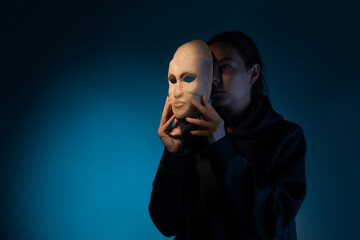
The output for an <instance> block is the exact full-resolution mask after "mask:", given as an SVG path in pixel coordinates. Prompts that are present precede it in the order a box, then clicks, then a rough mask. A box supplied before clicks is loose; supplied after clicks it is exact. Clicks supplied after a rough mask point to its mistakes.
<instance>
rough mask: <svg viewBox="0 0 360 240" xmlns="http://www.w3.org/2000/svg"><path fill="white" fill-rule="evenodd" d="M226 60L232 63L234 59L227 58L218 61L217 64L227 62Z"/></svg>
mask: <svg viewBox="0 0 360 240" xmlns="http://www.w3.org/2000/svg"><path fill="white" fill-rule="evenodd" d="M227 60H230V61H234V59H232V58H229V57H226V58H223V59H220V60H219V61H218V63H221V62H224V61H227Z"/></svg>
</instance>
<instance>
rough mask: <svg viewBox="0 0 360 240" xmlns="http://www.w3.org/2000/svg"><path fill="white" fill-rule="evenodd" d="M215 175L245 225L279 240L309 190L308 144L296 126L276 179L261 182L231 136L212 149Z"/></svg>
mask: <svg viewBox="0 0 360 240" xmlns="http://www.w3.org/2000/svg"><path fill="white" fill-rule="evenodd" d="M208 151H209V156H210V157H209V160H210V163H211V165H212V167H213V170H214V173H215V176H216V178H217V180H218V182H219V183H220V185H221V186H222V187H223V189H224V190H225V192H226V195H227V196H226V197H227V199H228V201H229V204H230V206H231V208H233V209H234V212H235V215H236V216H237V218H238V220H239V221H240V222H241V223H242V225H243V226H244V227H245V228H246V229H247V230H249V231H250V232H251V233H252V234H254V235H255V236H258V237H259V238H260V239H276V238H277V237H279V236H280V235H281V234H282V233H283V232H284V231H285V230H286V228H287V227H288V226H289V224H290V223H291V222H292V221H293V220H294V219H295V216H296V214H297V212H298V210H299V208H300V206H301V204H302V202H303V200H304V197H305V193H306V179H305V152H306V143H305V137H304V134H303V131H302V129H301V127H296V128H295V129H294V130H293V131H292V133H291V135H290V137H289V138H288V140H287V141H286V142H285V144H284V146H283V147H282V150H281V151H282V152H281V154H280V155H279V158H278V159H277V161H276V163H275V166H274V168H273V169H272V173H271V175H272V180H271V182H268V183H263V182H259V181H257V180H256V176H255V173H254V170H253V168H252V165H251V164H250V163H249V162H248V160H247V159H245V158H244V157H243V156H241V155H239V154H238V153H237V152H236V151H235V149H234V148H233V146H232V145H231V143H230V141H229V139H228V137H227V136H225V137H223V138H221V139H220V140H218V141H216V142H215V143H213V144H211V145H210V146H209V148H208Z"/></svg>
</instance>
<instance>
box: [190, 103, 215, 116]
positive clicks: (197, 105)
mask: <svg viewBox="0 0 360 240" xmlns="http://www.w3.org/2000/svg"><path fill="white" fill-rule="evenodd" d="M191 103H192V104H193V105H194V107H196V109H197V110H199V112H200V113H201V114H202V115H203V116H204V117H205V118H206V119H207V120H212V119H213V118H212V117H211V115H210V113H209V111H208V110H207V109H206V108H205V107H204V106H203V105H201V104H200V103H198V102H197V101H195V100H194V99H192V100H191Z"/></svg>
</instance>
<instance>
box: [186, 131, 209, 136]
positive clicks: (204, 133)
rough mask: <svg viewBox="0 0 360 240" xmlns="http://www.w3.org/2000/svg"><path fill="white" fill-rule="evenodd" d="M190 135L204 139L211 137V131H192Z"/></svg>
mask: <svg viewBox="0 0 360 240" xmlns="http://www.w3.org/2000/svg"><path fill="white" fill-rule="evenodd" d="M190 133H191V134H192V135H196V136H204V137H208V136H211V131H209V130H194V131H190Z"/></svg>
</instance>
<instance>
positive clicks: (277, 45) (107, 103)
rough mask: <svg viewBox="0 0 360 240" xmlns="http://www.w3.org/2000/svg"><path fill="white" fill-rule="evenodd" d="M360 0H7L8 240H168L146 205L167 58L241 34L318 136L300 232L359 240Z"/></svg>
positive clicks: (279, 92)
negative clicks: (189, 45) (189, 46)
mask: <svg viewBox="0 0 360 240" xmlns="http://www.w3.org/2000/svg"><path fill="white" fill-rule="evenodd" d="M359 11H360V4H359V1H349V0H345V1H324V0H321V1H309V0H308V1H256V2H250V1H226V2H222V1H202V2H201V1H199V2H195V1H189V2H186V1H180V2H179V1H178V2H169V1H156V2H152V1H141V2H130V1H128V2H126V3H122V2H119V1H75V2H71V3H70V2H69V3H65V2H62V3H54V2H49V1H43V2H33V1H31V2H30V1H11V2H10V1H9V2H1V3H0V20H1V21H0V22H1V29H0V31H1V32H0V34H1V35H0V36H1V39H0V41H1V42H0V43H1V45H0V46H1V47H0V50H1V52H0V56H1V58H0V61H1V62H0V66H1V73H0V76H1V77H0V84H1V85H0V134H1V135H0V150H1V156H0V157H1V159H0V200H1V205H0V238H1V239H27V240H31V239H36V240H43V239H44V240H45V239H54V240H56V239H166V238H165V237H163V236H162V235H161V233H160V232H158V230H157V229H156V228H155V226H154V225H153V223H152V222H151V219H150V216H149V213H148V210H147V207H148V203H149V200H150V193H151V189H152V182H153V179H154V176H155V173H156V169H157V166H158V163H159V160H160V157H161V154H162V151H163V145H162V144H161V141H160V139H159V137H158V136H157V128H158V125H159V121H160V117H161V113H162V110H163V106H164V102H165V98H166V95H167V88H168V85H167V70H168V63H169V61H170V60H171V58H172V55H173V53H174V52H175V50H176V49H177V47H179V46H180V45H181V44H183V43H185V42H187V41H190V40H193V39H202V40H204V41H206V40H207V39H209V38H210V37H211V36H213V35H214V34H216V33H218V32H222V31H228V30H239V31H243V32H244V33H246V34H248V35H249V36H250V37H252V38H253V39H254V41H255V42H256V44H257V45H258V48H259V50H260V53H261V55H262V57H263V61H264V65H265V67H264V72H265V78H266V81H267V83H268V86H269V89H270V99H271V100H272V104H273V107H274V109H275V110H276V111H277V112H279V113H280V114H282V115H284V116H285V118H286V119H287V120H290V121H294V122H296V123H298V124H300V125H301V126H302V127H303V129H304V132H305V136H306V140H307V147H308V151H307V158H306V171H307V172H306V174H307V181H308V191H307V195H306V199H305V201H304V204H303V206H302V208H301V209H300V212H299V214H298V216H297V218H296V221H297V232H298V239H300V240H305V239H306V240H319V239H359V238H360V234H359V231H358V229H357V228H358V223H359V221H358V216H359V214H360V207H359V202H360V193H359V183H360V177H359V174H358V171H359V168H360V150H359V138H358V136H359V134H360V128H359V121H360V116H359V115H360V114H359V103H360V101H359V100H360V99H359V94H358V92H359V87H360V83H359V76H358V69H359V66H358V65H359V53H360V47H359V42H360V31H359V23H360V15H359Z"/></svg>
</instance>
